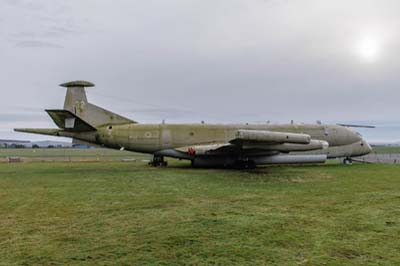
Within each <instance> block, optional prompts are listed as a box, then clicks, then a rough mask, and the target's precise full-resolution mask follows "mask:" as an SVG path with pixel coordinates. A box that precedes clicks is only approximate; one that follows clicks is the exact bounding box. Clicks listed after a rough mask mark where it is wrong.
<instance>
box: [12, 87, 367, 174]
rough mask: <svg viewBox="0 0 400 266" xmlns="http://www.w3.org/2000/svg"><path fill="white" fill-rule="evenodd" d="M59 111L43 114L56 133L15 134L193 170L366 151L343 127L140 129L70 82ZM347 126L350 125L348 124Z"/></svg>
mask: <svg viewBox="0 0 400 266" xmlns="http://www.w3.org/2000/svg"><path fill="white" fill-rule="evenodd" d="M60 86H62V87H66V88H67V94H66V97H65V102H64V108H63V109H61V110H46V112H47V113H48V114H49V115H50V117H51V118H52V119H53V121H54V122H55V124H56V125H57V126H58V128H54V129H28V128H22V129H15V131H18V132H26V133H35V134H43V135H50V136H60V137H69V138H72V139H73V142H74V143H84V144H89V145H100V146H103V147H107V148H112V149H124V150H128V151H135V152H143V153H149V154H152V155H153V160H152V161H151V165H153V166H166V165H167V162H166V161H165V160H164V158H165V157H173V158H178V159H184V160H189V161H191V162H192V165H193V166H195V167H221V166H222V167H239V168H254V167H256V166H257V165H265V164H293V163H296V164H305V163H323V162H325V161H326V160H327V159H328V158H343V161H344V162H345V163H350V162H351V160H352V158H353V157H356V156H362V155H365V154H368V153H369V152H371V147H370V146H369V145H368V143H367V142H366V141H365V140H364V139H362V137H361V135H360V134H358V133H357V132H355V131H353V130H352V129H351V128H349V127H348V126H347V125H322V124H320V123H316V124H295V123H290V124H270V123H269V124H255V125H251V124H244V125H241V124H206V123H200V124H166V123H162V124H140V123H138V122H136V121H134V120H131V119H129V118H125V117H123V116H121V115H118V114H115V113H113V112H110V111H108V110H105V109H103V108H101V107H98V106H96V105H94V104H91V103H89V102H88V100H87V97H86V92H85V88H87V87H93V86H94V84H92V83H90V82H87V81H72V82H67V83H63V84H61V85H60ZM350 126H351V125H350Z"/></svg>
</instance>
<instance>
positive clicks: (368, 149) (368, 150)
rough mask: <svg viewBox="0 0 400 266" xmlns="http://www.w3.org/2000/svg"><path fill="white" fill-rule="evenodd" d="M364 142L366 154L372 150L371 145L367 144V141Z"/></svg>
mask: <svg viewBox="0 0 400 266" xmlns="http://www.w3.org/2000/svg"><path fill="white" fill-rule="evenodd" d="M364 142H365V144H364V146H365V148H366V152H367V153H366V154H368V153H371V152H372V147H371V146H370V145H369V143H368V142H366V141H364Z"/></svg>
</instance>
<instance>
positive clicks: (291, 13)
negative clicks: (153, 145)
mask: <svg viewBox="0 0 400 266" xmlns="http://www.w3.org/2000/svg"><path fill="white" fill-rule="evenodd" d="M399 10H400V2H399V1H394V0H380V1H378V0H374V1H371V0H346V1H345V0H337V1H320V0H302V1H294V0H293V1H288V0H253V1H243V0H201V1H187V0H169V1H164V0H146V1H136V0H114V1H111V0H85V1H81V0H68V1H65V0H52V1H48V0H0V39H1V41H0V69H1V71H2V74H1V75H0V84H1V87H0V91H1V99H2V101H1V104H0V139H1V138H12V139H30V140H43V139H51V138H49V137H46V136H35V135H28V134H21V133H14V132H13V131H12V128H15V127H54V126H55V125H54V124H53V123H52V121H51V119H50V118H49V117H48V116H47V114H46V113H45V112H44V111H43V110H44V109H50V108H55V109H57V108H58V109H60V108H62V105H63V101H64V96H65V89H64V88H61V87H59V86H58V84H60V83H63V82H66V81H71V80H78V79H83V80H88V81H91V82H93V83H95V84H96V87H94V88H88V89H87V93H88V98H89V101H91V102H93V103H95V104H97V105H100V106H103V107H106V108H107V109H110V110H113V111H115V112H116V113H119V114H122V115H124V116H127V117H130V118H132V119H134V120H136V121H139V122H142V123H159V122H161V121H162V120H165V121H166V122H167V123H185V122H199V121H202V120H204V121H206V122H207V123H230V122H234V123H262V122H265V121H272V122H279V123H285V122H289V121H290V120H294V121H295V122H315V121H316V120H320V121H322V122H323V123H339V122H340V123H362V124H374V125H377V126H378V127H379V128H378V129H376V130H372V131H371V130H368V131H365V130H364V131H363V133H364V134H366V136H368V139H370V140H373V141H380V140H388V141H389V140H390V141H394V140H400V126H399V125H400V119H399V117H398V114H399V111H400V106H399V99H400V90H399V87H400V86H399V85H400V81H399V69H400V56H399V52H398V51H399V50H400V49H399V48H400V31H399V30H398V29H399V26H400V16H399Z"/></svg>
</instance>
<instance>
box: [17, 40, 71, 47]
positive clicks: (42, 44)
mask: <svg viewBox="0 0 400 266" xmlns="http://www.w3.org/2000/svg"><path fill="white" fill-rule="evenodd" d="M16 47H19V48H57V49H59V48H64V47H63V46H62V45H59V44H55V43H50V42H44V41H34V40H29V41H20V42H17V44H16Z"/></svg>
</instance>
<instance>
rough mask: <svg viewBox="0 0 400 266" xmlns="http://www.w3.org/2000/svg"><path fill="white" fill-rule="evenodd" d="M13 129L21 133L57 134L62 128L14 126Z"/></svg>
mask: <svg viewBox="0 0 400 266" xmlns="http://www.w3.org/2000/svg"><path fill="white" fill-rule="evenodd" d="M14 131H16V132H22V133H31V134H40V135H48V136H59V134H60V132H61V131H62V129H59V128H15V129H14Z"/></svg>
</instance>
